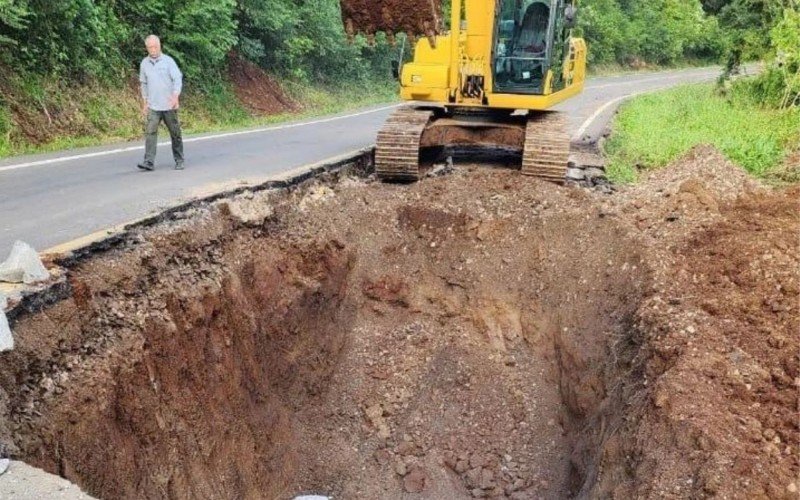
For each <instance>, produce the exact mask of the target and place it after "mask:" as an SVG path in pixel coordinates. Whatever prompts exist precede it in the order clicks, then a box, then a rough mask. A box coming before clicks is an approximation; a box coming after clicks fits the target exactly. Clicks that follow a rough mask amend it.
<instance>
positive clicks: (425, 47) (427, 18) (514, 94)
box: [340, 0, 586, 182]
mask: <svg viewBox="0 0 800 500" xmlns="http://www.w3.org/2000/svg"><path fill="white" fill-rule="evenodd" d="M574 1H575V0H452V1H451V5H450V8H451V16H450V22H449V28H448V29H447V30H446V29H445V28H446V27H445V23H444V21H445V20H444V19H443V15H442V5H441V0H341V2H340V3H341V7H342V18H343V20H344V24H345V30H346V31H347V33H348V35H349V36H353V35H355V34H357V33H361V34H366V35H367V36H368V37H370V38H372V37H373V36H374V35H375V33H376V32H385V33H386V34H387V36H388V37H389V38H390V39H394V35H395V33H401V32H402V33H405V34H406V35H407V37H408V39H409V40H411V43H412V45H413V44H414V40H415V39H416V46H415V50H414V55H413V61H412V62H410V63H408V64H405V65H403V66H402V68H400V67H399V64H395V66H394V70H395V75H396V76H398V77H399V79H400V84H401V92H400V95H401V97H402V99H403V100H406V101H412V102H413V103H412V104H410V105H405V106H403V107H401V108H398V109H397V110H396V111H395V112H394V113H393V115H392V116H390V117H389V119H388V120H387V121H386V123H385V125H384V126H383V128H382V129H381V130H380V132H379V133H378V138H377V142H376V150H375V167H376V171H377V175H378V177H379V178H381V179H383V180H399V181H415V180H417V179H419V178H420V152H421V151H423V150H426V149H427V148H444V147H450V148H458V147H462V146H480V147H494V148H501V149H510V150H516V151H518V152H521V153H522V168H521V171H522V173H523V174H526V175H531V176H534V177H538V178H541V179H546V180H550V181H554V182H563V181H564V178H565V173H566V170H567V162H568V158H569V136H568V134H567V132H566V121H565V119H564V117H563V116H562V115H561V114H560V113H556V112H553V111H548V110H550V109H551V108H552V107H553V106H555V105H556V104H558V103H559V102H561V101H564V100H565V99H568V98H570V97H572V96H575V95H577V94H578V93H580V92H581V91H582V90H583V86H584V80H585V76H586V44H585V42H584V41H583V39H581V38H575V37H573V36H572V28H573V26H574V24H575V18H576V7H575V3H574Z"/></svg>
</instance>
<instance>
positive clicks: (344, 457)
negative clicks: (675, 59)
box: [0, 148, 800, 499]
mask: <svg viewBox="0 0 800 500" xmlns="http://www.w3.org/2000/svg"><path fill="white" fill-rule="evenodd" d="M798 195H800V191H798V188H797V187H793V188H784V189H772V188H766V187H764V186H761V185H759V184H757V183H756V182H754V181H752V180H750V179H749V178H748V177H747V176H746V175H745V174H744V173H743V172H741V171H740V170H739V169H737V168H736V167H734V166H733V165H731V164H730V163H728V162H727V161H726V160H725V159H724V158H723V157H722V156H721V155H719V154H718V153H717V152H716V151H714V150H712V149H709V148H698V149H696V150H694V151H693V152H692V153H690V154H689V155H687V156H686V157H684V158H682V159H681V160H680V161H679V162H678V163H676V164H675V165H672V166H671V167H669V168H667V169H665V170H664V171H662V172H659V173H657V174H655V175H653V176H652V177H650V178H649V179H647V180H645V181H643V182H642V183H641V184H639V185H636V186H634V187H629V188H624V189H621V190H619V191H618V192H617V193H616V194H614V195H613V196H608V195H605V194H602V193H599V192H594V191H589V190H586V189H581V188H577V187H569V186H566V187H564V186H554V185H551V184H547V183H543V182H540V181H538V180H530V179H526V178H521V177H520V175H519V172H514V171H510V170H505V169H493V168H489V167H486V166H477V165H459V166H457V167H456V168H455V169H454V171H452V172H451V173H449V174H448V175H443V176H441V177H437V178H431V179H426V180H423V181H422V182H420V183H417V184H414V185H396V184H382V183H378V182H374V181H372V180H370V178H368V177H367V178H365V177H364V176H358V175H350V174H348V173H347V172H346V171H341V172H339V173H335V174H330V173H329V174H325V175H321V176H318V177H316V178H312V179H309V180H307V181H306V182H305V183H302V184H300V185H296V186H289V187H282V188H279V189H277V188H276V189H266V190H261V191H257V192H254V191H244V192H239V193H237V194H236V195H234V196H230V197H222V198H219V199H216V200H213V202H212V203H206V204H202V205H198V206H187V207H184V209H183V210H181V211H176V212H173V213H172V214H171V216H170V217H164V218H162V219H161V220H159V221H153V223H151V224H146V225H141V226H139V227H137V228H134V229H132V230H130V231H129V232H128V233H126V234H125V235H124V236H120V238H119V239H118V240H117V241H115V243H114V245H111V246H109V247H108V248H98V249H97V251H95V252H93V253H84V254H81V255H80V258H75V259H72V260H69V261H67V262H65V264H67V265H68V266H67V267H68V270H67V276H68V278H67V280H68V286H67V287H64V293H63V294H62V295H61V296H60V297H59V300H57V301H52V302H54V303H43V304H42V305H41V306H40V307H36V308H28V310H25V311H22V312H20V313H17V314H12V315H11V318H12V327H13V329H14V333H15V344H16V346H15V349H14V350H13V351H10V352H6V353H2V354H0V362H1V364H0V442H2V443H3V444H4V445H5V446H6V447H7V449H8V451H9V453H10V454H11V455H12V456H13V457H14V458H16V459H20V460H25V461H26V462H28V463H30V464H32V465H35V466H38V467H41V468H43V469H45V470H47V471H49V472H52V473H55V474H59V475H61V476H62V477H65V478H67V479H69V480H70V481H72V482H74V483H76V484H78V485H80V486H81V487H82V488H83V489H84V490H85V491H87V492H88V493H90V494H92V495H94V496H97V497H100V498H122V497H136V498H155V497H158V498H163V497H167V498H231V497H241V498H293V497H294V496H295V495H299V494H319V495H329V496H332V497H334V498H364V499H367V498H430V499H441V498H471V497H476V498H481V497H490V498H513V499H528V498H564V497H570V496H572V497H615V498H634V497H645V498H646V497H657V496H658V497H660V496H670V497H676V498H697V497H703V496H714V495H719V496H721V497H727V498H758V497H763V498H767V497H768V498H796V492H797V487H798V484H797V476H798V471H800V466H799V464H798V446H800V439H799V437H798V435H799V431H798V422H797V418H796V411H797V406H796V405H797V390H798V385H800V373H799V371H798V356H797V352H798V347H800V346H799V345H798V344H799V342H800V341H799V339H798V337H797V335H796V332H797V331H798V327H800V319H798V293H799V292H800V282H799V281H800V280H798V255H800V252H798V240H797V234H798V229H800V227H799V225H800V216H799V215H798Z"/></svg>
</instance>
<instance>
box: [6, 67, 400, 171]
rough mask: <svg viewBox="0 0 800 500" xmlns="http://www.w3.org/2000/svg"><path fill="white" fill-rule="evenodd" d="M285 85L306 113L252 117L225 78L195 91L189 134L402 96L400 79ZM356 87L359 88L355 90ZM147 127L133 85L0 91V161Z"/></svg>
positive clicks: (19, 85)
mask: <svg viewBox="0 0 800 500" xmlns="http://www.w3.org/2000/svg"><path fill="white" fill-rule="evenodd" d="M284 87H285V90H286V92H287V94H288V95H289V96H290V97H292V98H293V99H294V100H295V101H296V102H298V103H301V105H302V108H301V110H300V111H297V112H292V113H284V114H279V115H270V116H256V115H253V114H252V113H250V112H249V111H248V110H247V109H245V108H244V107H243V106H242V104H241V103H240V102H239V101H238V99H237V98H236V96H235V94H234V93H233V89H232V88H231V86H230V84H229V83H227V82H225V81H220V82H218V83H215V84H212V85H207V86H205V87H203V88H202V89H194V91H193V92H191V93H189V94H188V95H186V96H185V97H184V98H183V99H182V104H181V122H182V124H183V130H184V133H185V134H187V135H190V134H198V133H206V132H217V131H224V130H232V129H242V128H249V127H258V126H263V125H269V124H276V123H281V122H286V121H290V120H296V119H302V118H307V117H313V116H320V115H326V114H333V113H338V112H343V111H346V110H350V109H355V108H361V107H366V106H371V105H375V104H380V103H386V102H393V101H396V100H397V91H396V88H395V85H394V83H393V82H365V83H362V84H355V83H351V84H348V85H343V86H341V87H337V88H325V87H317V86H313V85H310V84H305V83H291V82H290V83H285V84H284ZM353 88H358V90H359V91H358V92H357V93H354V92H352V89H353ZM353 94H356V96H355V97H354V96H353ZM12 95H13V96H15V97H14V98H16V99H19V100H18V101H16V102H15V103H14V104H16V108H17V109H24V110H26V113H27V122H26V125H25V126H26V127H27V129H28V130H29V131H30V130H34V131H40V130H44V131H46V132H43V133H42V134H41V135H40V136H39V140H37V141H31V140H30V139H29V134H24V133H23V132H22V130H21V126H20V124H19V123H16V122H18V121H19V116H17V117H16V119H14V117H13V115H12V112H11V104H12V103H11V102H10V99H11V96H12ZM4 98H5V99H4ZM44 110H47V111H46V112H45V111H44ZM142 127H143V122H142V118H141V115H140V112H139V104H138V99H137V91H136V88H135V86H134V85H131V86H130V87H122V88H108V87H103V86H99V85H89V86H86V87H83V88H65V87H63V86H62V85H60V84H58V83H54V84H48V83H47V82H43V81H17V82H15V91H14V92H13V93H11V92H8V91H6V93H5V94H4V93H2V89H0V158H5V157H10V156H17V155H23V154H35V153H44V152H51V151H60V150H64V149H73V148H78V147H86V146H98V145H103V144H110V143H116V142H123V141H131V140H141V139H142V133H143V131H142ZM37 135H39V134H37Z"/></svg>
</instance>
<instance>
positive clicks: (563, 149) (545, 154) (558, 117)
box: [522, 111, 569, 184]
mask: <svg viewBox="0 0 800 500" xmlns="http://www.w3.org/2000/svg"><path fill="white" fill-rule="evenodd" d="M568 161H569V134H568V133H567V120H566V117H565V116H564V115H563V114H562V113H557V112H553V111H546V112H536V113H533V114H531V116H530V117H529V118H528V126H527V127H526V128H525V145H524V147H523V152H522V173H523V174H524V175H530V176H532V177H537V178H539V179H543V180H546V181H550V182H557V183H559V184H561V183H563V182H565V178H566V174H567V163H568Z"/></svg>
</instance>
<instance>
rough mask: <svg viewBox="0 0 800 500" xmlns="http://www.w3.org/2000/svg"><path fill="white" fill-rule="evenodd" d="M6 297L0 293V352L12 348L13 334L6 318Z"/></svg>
mask: <svg viewBox="0 0 800 500" xmlns="http://www.w3.org/2000/svg"><path fill="white" fill-rule="evenodd" d="M5 309H6V298H5V297H4V296H3V294H2V293H0V352H3V351H10V350H12V349H13V348H14V336H13V335H11V328H10V327H9V326H8V319H7V318H6V313H5Z"/></svg>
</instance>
